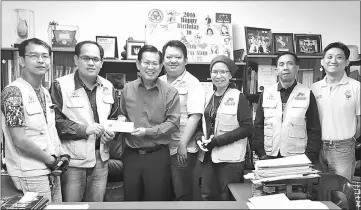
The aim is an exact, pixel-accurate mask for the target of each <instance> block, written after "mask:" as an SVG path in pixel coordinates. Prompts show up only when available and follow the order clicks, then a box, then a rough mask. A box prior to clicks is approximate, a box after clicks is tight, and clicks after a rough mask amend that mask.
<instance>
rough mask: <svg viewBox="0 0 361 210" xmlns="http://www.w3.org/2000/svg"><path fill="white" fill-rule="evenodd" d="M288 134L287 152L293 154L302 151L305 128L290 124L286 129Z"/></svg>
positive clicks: (304, 144)
mask: <svg viewBox="0 0 361 210" xmlns="http://www.w3.org/2000/svg"><path fill="white" fill-rule="evenodd" d="M288 136H289V139H288V152H289V153H295V154H302V153H304V152H305V149H306V144H307V138H306V131H305V129H304V128H303V127H302V126H300V125H295V124H292V127H291V128H290V129H289V131H288Z"/></svg>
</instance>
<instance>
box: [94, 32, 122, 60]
mask: <svg viewBox="0 0 361 210" xmlns="http://www.w3.org/2000/svg"><path fill="white" fill-rule="evenodd" d="M95 39H96V42H97V43H98V44H99V45H100V46H102V47H103V49H104V58H105V59H118V58H119V56H118V41H117V37H115V36H96V37H95Z"/></svg>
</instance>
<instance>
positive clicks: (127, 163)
mask: <svg viewBox="0 0 361 210" xmlns="http://www.w3.org/2000/svg"><path fill="white" fill-rule="evenodd" d="M123 164H124V201H169V200H170V181H169V180H170V173H171V172H170V155H169V148H168V147H165V148H163V149H161V150H158V151H156V152H153V153H150V154H139V153H137V152H135V151H133V150H131V149H129V148H128V147H126V148H125V151H124V156H123Z"/></svg>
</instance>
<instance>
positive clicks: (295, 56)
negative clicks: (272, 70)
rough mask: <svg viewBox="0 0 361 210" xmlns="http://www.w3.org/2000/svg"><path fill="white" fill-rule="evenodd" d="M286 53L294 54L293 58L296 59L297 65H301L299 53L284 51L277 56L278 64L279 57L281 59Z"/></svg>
mask: <svg viewBox="0 0 361 210" xmlns="http://www.w3.org/2000/svg"><path fill="white" fill-rule="evenodd" d="M284 55H292V56H293V58H294V59H295V62H296V65H299V64H300V59H299V58H298V57H297V55H296V54H295V53H293V52H282V53H278V54H277V57H276V60H275V61H276V66H277V63H278V59H280V57H281V56H284Z"/></svg>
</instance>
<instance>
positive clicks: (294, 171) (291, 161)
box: [245, 154, 319, 183]
mask: <svg viewBox="0 0 361 210" xmlns="http://www.w3.org/2000/svg"><path fill="white" fill-rule="evenodd" d="M311 166H312V164H311V161H310V160H309V159H308V158H307V156H306V155H305V154H302V155H295V156H290V157H284V158H278V159H269V160H259V161H256V162H255V170H253V173H252V174H247V175H245V178H246V179H251V180H252V182H253V183H259V182H267V181H275V180H282V179H294V178H309V177H318V175H317V173H319V171H317V170H315V169H313V168H312V167H311Z"/></svg>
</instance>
